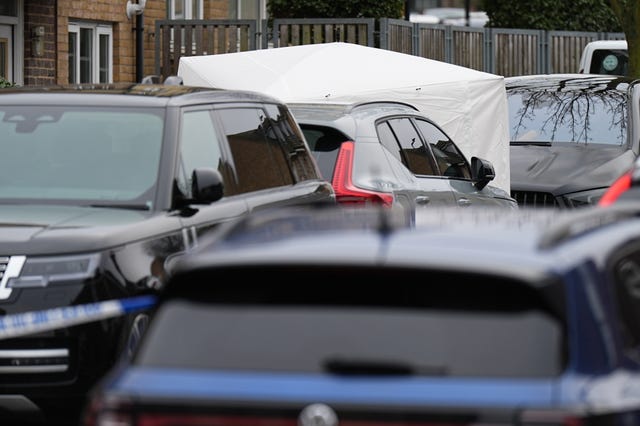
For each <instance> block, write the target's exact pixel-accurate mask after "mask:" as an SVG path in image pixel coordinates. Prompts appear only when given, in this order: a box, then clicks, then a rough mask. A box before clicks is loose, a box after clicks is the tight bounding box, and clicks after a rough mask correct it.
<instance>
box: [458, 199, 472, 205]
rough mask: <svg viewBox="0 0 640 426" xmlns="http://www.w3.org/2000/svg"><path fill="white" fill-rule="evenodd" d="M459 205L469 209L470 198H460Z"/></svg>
mask: <svg viewBox="0 0 640 426" xmlns="http://www.w3.org/2000/svg"><path fill="white" fill-rule="evenodd" d="M458 205H459V206H460V207H469V206H470V205H471V201H469V199H468V198H460V199H458Z"/></svg>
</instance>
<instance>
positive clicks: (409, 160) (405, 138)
mask: <svg viewBox="0 0 640 426" xmlns="http://www.w3.org/2000/svg"><path fill="white" fill-rule="evenodd" d="M388 124H389V126H390V127H391V130H392V132H393V134H394V135H395V137H396V140H397V143H398V144H399V146H400V152H401V158H402V163H403V164H404V165H405V166H407V168H408V169H409V170H411V172H412V173H414V174H416V175H437V174H438V173H436V172H435V168H434V165H433V160H432V158H431V154H430V153H429V152H428V151H427V148H426V147H425V145H424V144H423V143H422V139H421V138H420V135H419V134H418V131H417V130H416V128H415V127H413V124H411V120H410V119H408V118H396V119H393V120H389V121H388ZM380 126H383V124H379V125H378V129H379V130H378V132H379V133H382V132H383V131H384V130H380ZM388 145H392V144H391V143H386V142H385V146H387V149H389V147H388ZM391 152H393V151H391ZM394 155H397V154H394Z"/></svg>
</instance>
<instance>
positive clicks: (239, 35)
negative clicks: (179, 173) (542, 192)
mask: <svg viewBox="0 0 640 426" xmlns="http://www.w3.org/2000/svg"><path fill="white" fill-rule="evenodd" d="M267 22H268V21H266V20H265V21H262V27H263V29H262V30H260V31H258V28H261V27H260V22H259V21H256V20H242V19H231V20H166V21H156V32H155V40H156V44H155V61H156V62H155V63H156V74H158V75H159V76H160V77H163V78H166V77H167V76H169V75H175V74H176V73H177V71H178V65H179V62H180V57H182V56H185V55H189V56H191V55H210V54H219V53H230V52H238V51H247V50H253V49H256V48H257V47H256V44H257V41H258V40H259V39H260V40H261V41H262V43H260V46H259V47H258V48H272V47H283V46H297V45H303V44H315V43H331V42H336V41H339V42H347V43H355V44H361V45H365V46H370V47H379V48H382V49H388V50H393V51H395V52H400V53H406V54H412V55H417V56H421V57H424V58H428V59H435V60H438V61H443V62H448V63H453V64H456V65H460V66H464V67H468V68H472V69H476V70H478V71H484V72H489V73H493V74H498V75H503V76H505V77H508V76H512V75H526V74H537V73H546V72H548V73H561V72H562V73H564V72H576V71H577V70H578V65H579V61H580V55H581V53H582V49H583V48H584V46H585V45H586V44H587V43H588V42H589V41H592V40H598V39H600V40H607V39H624V34H623V33H593V32H574V31H543V30H525V29H504V28H477V27H458V26H450V25H440V24H423V23H413V22H409V21H405V20H400V19H389V18H382V19H380V20H379V27H378V29H377V30H376V21H375V20H374V19H368V18H354V19H325V18H322V19H276V20H273V22H272V25H271V27H268V25H267Z"/></svg>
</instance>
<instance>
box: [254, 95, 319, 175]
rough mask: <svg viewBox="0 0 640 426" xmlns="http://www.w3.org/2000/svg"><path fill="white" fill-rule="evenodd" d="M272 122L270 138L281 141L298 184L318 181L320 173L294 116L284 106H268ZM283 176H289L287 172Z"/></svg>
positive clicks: (286, 159) (286, 158) (269, 132)
mask: <svg viewBox="0 0 640 426" xmlns="http://www.w3.org/2000/svg"><path fill="white" fill-rule="evenodd" d="M265 108H266V110H267V112H268V113H269V117H270V121H271V130H270V131H268V132H267V134H268V136H269V137H270V138H274V139H276V138H277V139H280V140H281V141H282V143H280V144H279V145H280V146H281V147H282V149H283V154H284V157H283V158H284V159H285V161H288V162H289V167H290V169H291V173H292V174H293V178H294V180H295V181H296V182H299V181H302V180H306V179H318V178H320V177H321V176H318V171H317V169H316V167H315V165H314V164H313V160H312V156H311V152H310V151H309V148H308V147H307V146H306V145H305V143H304V136H303V134H302V132H301V131H300V128H299V126H298V125H297V123H296V122H295V120H294V118H293V116H292V115H291V113H290V112H289V110H287V109H286V108H285V107H284V106H282V105H279V106H276V105H266V106H265ZM283 174H285V175H287V174H288V172H287V171H286V170H284V171H283Z"/></svg>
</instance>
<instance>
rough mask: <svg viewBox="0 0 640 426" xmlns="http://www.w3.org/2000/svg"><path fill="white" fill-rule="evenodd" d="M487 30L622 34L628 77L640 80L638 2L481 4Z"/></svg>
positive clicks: (495, 0)
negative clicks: (491, 28)
mask: <svg viewBox="0 0 640 426" xmlns="http://www.w3.org/2000/svg"><path fill="white" fill-rule="evenodd" d="M482 8H483V9H484V10H485V11H486V12H487V15H488V16H489V23H488V25H487V26H489V27H495V28H530V29H540V30H563V31H595V32H600V31H601V32H624V35H625V39H626V40H627V46H628V52H629V69H628V71H627V73H628V75H630V76H633V77H638V78H640V0H571V1H570V2H569V1H557V0H482Z"/></svg>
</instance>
